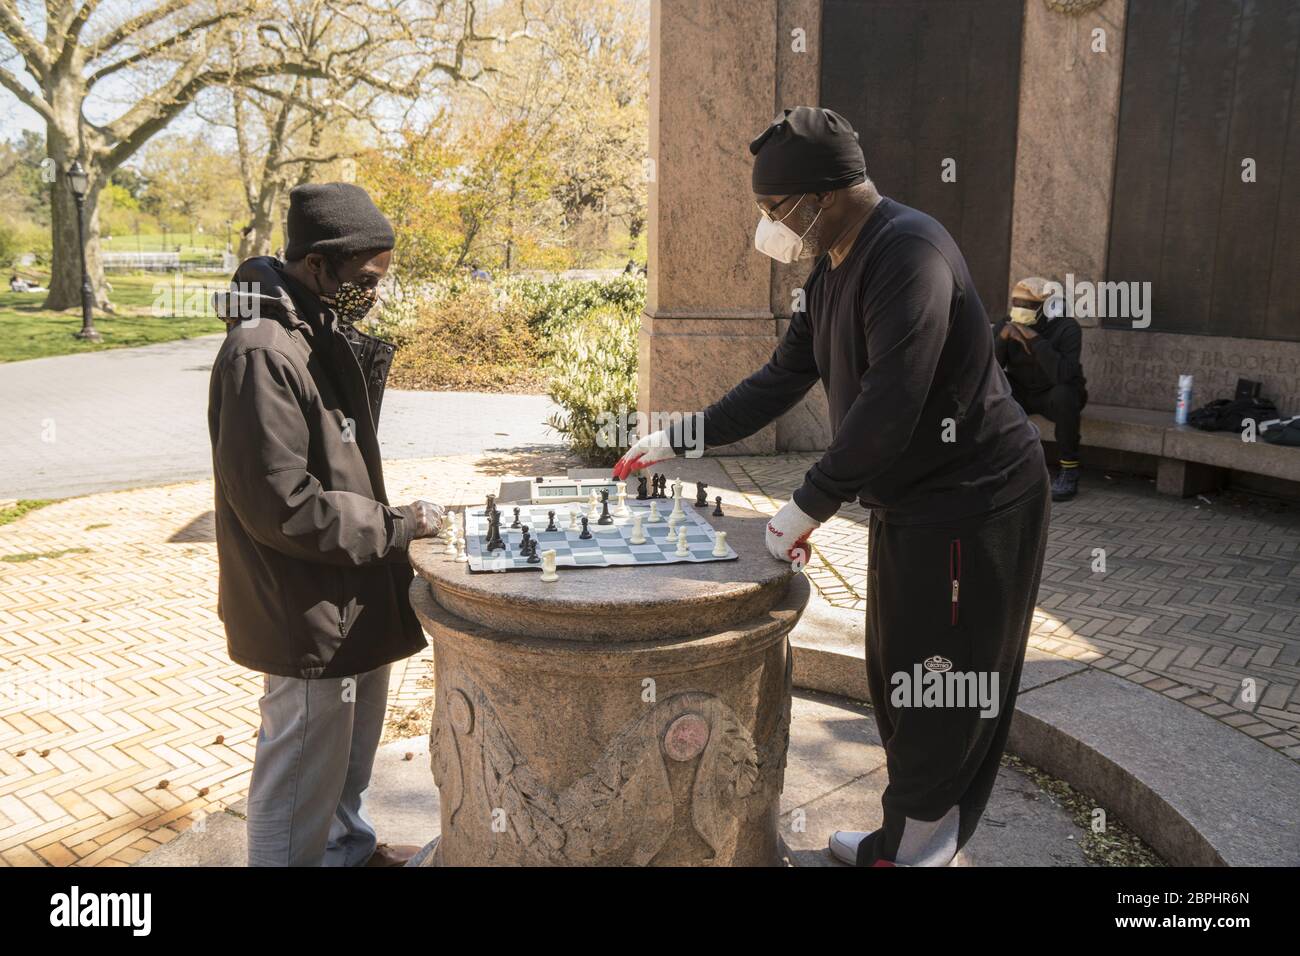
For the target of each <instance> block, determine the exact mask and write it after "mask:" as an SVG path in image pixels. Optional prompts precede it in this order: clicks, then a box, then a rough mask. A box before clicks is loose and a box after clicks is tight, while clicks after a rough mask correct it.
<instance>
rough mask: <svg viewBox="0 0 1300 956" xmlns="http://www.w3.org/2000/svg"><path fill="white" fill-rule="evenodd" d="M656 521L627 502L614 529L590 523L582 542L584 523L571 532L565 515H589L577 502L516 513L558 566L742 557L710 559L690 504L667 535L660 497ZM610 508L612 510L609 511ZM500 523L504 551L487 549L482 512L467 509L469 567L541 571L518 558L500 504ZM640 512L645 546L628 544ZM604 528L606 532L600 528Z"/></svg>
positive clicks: (711, 538)
mask: <svg viewBox="0 0 1300 956" xmlns="http://www.w3.org/2000/svg"><path fill="white" fill-rule="evenodd" d="M657 504H658V507H659V515H660V520H659V521H658V522H655V523H653V524H651V523H650V522H648V521H646V520H645V516H648V515H649V514H650V502H649V501H634V500H629V501H628V503H627V507H628V511H629V512H630V514H629V516H628V517H626V518H618V517H615V519H614V524H613V526H612V530H610V528H611V526H610V525H604V526H601V525H597V524H596V522H595V521H592V522H590V525H589V527H590V529H591V537H590V538H589V539H587V540H585V541H584V540H582V539H580V538H579V537H578V535H579V534H580V533H581V531H582V522H581V521H579V522H578V530H576V531H570V530H569V512H570V511H576V512H577V514H578V517H579V518H581V517H582V516H583V515H585V514H588V512H587V510H586V508H585V506H584V505H582V504H581V503H577V504H571V505H556V504H550V505H521V506H520V509H519V523H520V525H527V526H528V530H529V534H530V535H531V536H532V537H533V538H535V539H536V540H537V554H538V556H539V557H540V556H541V553H542V552H543V551H547V550H551V549H554V551H555V564H556V566H557V567H560V568H564V567H570V568H574V567H578V568H607V567H615V566H618V565H638V564H681V563H687V564H690V563H700V562H704V561H735V560H736V559H737V558H739V557H740V556H739V555H738V554H736V552H735V551H733V550H732V548H731V546H730V545H728V546H727V553H726V556H725V557H714V554H713V546H714V543H715V542H716V540H717V539H716V537H715V535H714V531H713V527H712V526H711V525H710V524H709V523H708V521H706V520H705V518H704V515H703V514H702V512H703V511H704V510H705V509H698V510H697V509H696V508H695V506H694V505H693V504H691V503H690V502H689V501H683V502H682V510H683V511H685V512H686V519H685V521H684V522H683V523H681V524H679V525H678V526H677V528H676V529H674V530H673V532H672V535H671V536H670V535H669V532H668V516H669V514H670V513H671V512H672V499H658V500H657ZM611 510H612V509H611ZM501 511H502V521H501V539H502V540H503V541H504V542H505V544H506V550H504V551H501V550H497V551H494V552H491V553H489V552H488V551H487V517H486V516H485V515H484V513H483V509H482V508H471V509H466V511H465V553H466V554H467V555H468V557H469V569H470V571H472V572H479V571H540V570H541V567H542V565H541V563H540V562H539V563H537V564H529V563H528V559H527V558H524V557H521V556H520V554H519V542H520V540H521V538H522V531H521V529H520V528H510V527H508V525H509V523H510V522H511V521H513V520H514V509H513V506H509V507H506V506H503V507H502V508H501ZM548 511H554V512H555V526H556V528H558V529H559V530H558V531H547V530H545V528H546V513H547V512H548ZM637 512H640V513H641V514H642V516H643V518H642V523H641V528H642V531H643V532H644V533H645V536H646V543H645V544H632V543H631V542H630V541H629V540H628V539H629V538H630V537H631V536H632V517H631V515H632V514H636V513H637ZM602 528H603V529H604V530H602ZM681 528H685V529H686V547H687V548H688V549H689V550H690V554H688V555H686V556H685V557H683V556H680V555H678V554H677V531H678V530H680V529H681Z"/></svg>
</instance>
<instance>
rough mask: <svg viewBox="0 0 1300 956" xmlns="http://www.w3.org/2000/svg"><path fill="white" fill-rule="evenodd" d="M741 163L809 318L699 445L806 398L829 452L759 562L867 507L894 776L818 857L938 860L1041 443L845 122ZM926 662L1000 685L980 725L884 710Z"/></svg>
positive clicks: (930, 245)
mask: <svg viewBox="0 0 1300 956" xmlns="http://www.w3.org/2000/svg"><path fill="white" fill-rule="evenodd" d="M749 149H750V153H751V154H753V156H754V166H753V180H752V186H753V191H754V199H755V202H756V203H757V205H758V212H759V220H758V228H757V229H756V231H755V233H754V245H755V247H756V248H757V249H758V251H759V252H762V253H764V254H766V255H768V256H770V257H771V258H773V259H775V260H777V261H778V262H783V263H790V262H794V261H796V260H804V259H815V260H816V261H815V263H814V264H813V266H812V271H811V274H810V275H809V277H808V279H807V281H806V282H805V283H804V290H805V293H806V303H807V305H806V309H805V310H804V311H799V312H796V313H795V314H794V315H793V316H792V317H791V320H790V325H789V328H788V329H787V331H786V333H785V335H784V337H783V338H782V339H781V341H780V343H779V344H778V345H777V348H776V351H775V352H774V353H773V354H772V357H771V359H770V360H769V361H768V363H767V364H766V365H764V366H763V367H762V368H760V369H759V370H758V371H757V372H755V373H754V374H752V375H751V376H749V378H747V379H745V380H744V381H743V382H741V383H740V384H739V385H737V386H735V387H734V388H733V389H731V391H729V392H728V393H727V394H726V395H725V396H723V397H722V398H721V399H720V400H719V401H717V402H716V403H714V404H713V405H712V406H710V407H709V408H708V409H707V410H706V411H705V412H704V421H703V439H704V442H705V445H706V446H716V445H727V444H730V443H731V442H734V441H738V440H740V439H742V438H745V437H747V436H749V435H752V434H754V433H755V432H757V431H758V430H759V429H760V428H762V427H763V426H765V425H767V424H769V423H770V422H772V421H773V420H774V419H776V418H777V417H778V416H780V415H782V414H783V413H785V412H787V411H789V410H790V409H792V408H794V406H795V405H796V404H798V402H799V401H800V400H801V399H802V398H803V397H804V395H805V394H806V393H807V392H808V390H809V389H811V388H812V387H813V386H814V385H815V384H816V383H817V382H818V381H819V380H820V381H821V384H822V387H823V388H824V389H825V391H826V396H827V399H828V402H829V406H830V415H831V425H832V429H833V437H832V440H831V442H830V445H829V447H828V448H827V449H826V451H825V453H824V454H823V455H822V456H821V458H820V460H819V461H817V463H816V464H814V465H813V466H812V468H810V469H809V470H808V472H807V474H806V475H805V477H804V480H803V483H802V485H801V486H800V487H798V488H797V489H795V490H794V493H793V495H792V496H791V500H790V501H789V502H787V503H786V504H785V505H784V506H782V507H781V509H780V510H779V511H778V512H777V513H776V515H775V516H774V517H773V518H772V519H771V522H770V524H769V525H768V528H767V546H768V549H769V550H770V551H771V552H772V554H773V555H775V556H776V557H777V558H780V559H789V558H790V557H791V556H792V552H793V551H794V550H795V549H796V548H799V547H800V546H801V545H802V544H803V543H804V542H805V541H806V540H807V539H808V537H809V536H810V535H811V534H812V533H813V532H814V531H815V530H816V529H817V528H818V526H819V525H820V524H821V523H822V522H824V521H826V520H827V519H828V518H830V517H831V516H832V515H834V514H835V512H836V511H837V510H838V509H839V508H840V506H841V505H842V504H844V503H845V502H849V501H853V500H854V499H857V500H859V501H861V502H862V504H863V505H864V506H866V507H867V508H869V509H870V510H871V520H870V525H869V531H868V533H869V542H870V552H869V572H868V573H869V575H870V581H869V586H868V593H867V621H866V624H867V653H866V658H867V676H868V682H869V687H870V690H871V699H872V702H873V703H874V705H875V715H876V722H877V724H878V726H879V729H880V738H881V741H882V742H883V744H884V747H885V752H886V755H887V768H888V773H889V784H888V786H887V788H886V789H885V792H884V795H883V801H882V802H883V810H884V814H883V816H884V823H883V825H882V826H881V828H880V829H878V830H875V831H874V832H870V833H865V832H861V831H853V830H841V831H836V832H835V833H833V834H832V835H831V837H830V841H829V844H830V846H829V848H830V851H831V853H832V854H833V855H834V856H835V857H836V858H838V859H839V860H841V861H843V862H845V863H850V864H856V865H858V866H878V865H880V866H888V865H909V866H942V865H946V864H947V863H949V862H951V861H952V859H953V858H954V856H955V855H956V854H957V851H958V850H959V849H960V848H961V847H962V846H963V845H964V844H965V843H966V841H967V840H968V839H969V838H970V837H971V835H972V834H973V833H974V831H975V827H976V825H977V824H978V822H979V819H980V817H981V815H982V814H983V812H984V808H985V806H986V805H987V803H988V798H989V794H990V792H991V791H992V788H993V781H994V778H995V776H996V775H997V771H998V763H999V760H1000V758H1001V756H1002V751H1003V749H1004V747H1005V745H1006V740H1007V732H1008V730H1009V728H1010V724H1011V719H1012V715H1013V713H1014V711H1015V698H1016V690H1017V687H1018V685H1019V682H1020V670H1021V667H1022V665H1023V662H1024V655H1025V645H1026V642H1027V640H1028V634H1029V627H1030V623H1031V620H1032V617H1033V610H1034V600H1035V598H1036V596H1037V593H1038V582H1039V576H1040V574H1041V571H1042V565H1043V552H1044V548H1045V544H1046V534H1047V523H1048V513H1049V508H1050V502H1049V496H1048V476H1047V467H1046V464H1045V462H1044V459H1043V452H1042V447H1041V445H1040V444H1039V441H1038V435H1037V432H1036V430H1035V429H1034V428H1033V427H1032V426H1031V425H1030V423H1029V421H1028V420H1027V419H1026V417H1025V414H1024V412H1023V411H1022V410H1021V409H1020V406H1019V405H1017V404H1016V402H1015V401H1014V399H1012V397H1011V389H1010V387H1009V385H1008V383H1007V380H1006V377H1005V376H1004V375H1003V373H1002V371H1001V369H1000V368H999V366H998V364H997V361H996V360H995V357H994V350H993V338H992V335H991V332H990V328H989V321H988V317H987V316H986V315H985V312H984V307H983V305H982V304H981V303H980V299H979V296H978V295H977V294H976V291H975V286H974V283H973V282H972V281H971V276H970V272H969V271H968V269H967V267H966V262H965V259H963V257H962V254H961V251H960V250H959V249H958V248H957V244H956V243H955V242H954V241H953V239H952V237H951V236H950V235H949V234H948V233H947V231H946V230H945V229H944V228H943V226H941V225H940V224H939V223H938V222H936V221H935V220H934V219H932V218H930V217H929V216H927V215H925V214H924V213H922V212H919V211H917V210H915V209H909V208H908V207H907V206H904V205H903V204H902V203H899V202H895V201H894V200H891V199H889V198H887V197H884V196H881V195H880V194H879V193H878V192H877V191H876V189H875V186H874V185H873V184H872V182H871V180H870V179H868V178H867V173H866V163H865V159H864V156H863V153H862V149H861V147H860V145H859V143H858V136H857V134H856V133H855V132H854V131H853V129H852V128H851V127H850V125H849V123H848V122H847V121H846V120H845V119H844V117H842V116H840V115H838V114H836V113H834V112H832V111H831V110H826V109H817V108H812V107H798V108H796V109H789V110H785V111H784V114H783V115H782V116H779V117H777V119H776V120H775V121H773V122H772V124H771V125H770V126H768V127H767V129H765V130H764V131H763V133H762V134H761V135H760V136H759V137H758V138H757V139H755V140H754V141H753V142H752V143H751V144H750V147H749ZM681 451H682V448H681V447H679V446H677V445H675V444H674V436H672V435H670V434H669V433H668V432H666V431H660V432H655V433H653V434H650V435H646V436H644V437H642V438H640V439H639V440H638V441H637V442H636V443H635V444H634V445H633V446H632V447H631V448H630V449H629V450H628V452H627V454H626V455H625V456H624V457H623V458H622V459H621V460H620V461H619V463H618V464H617V465H616V466H615V475H616V476H617V477H618V478H620V479H623V478H625V477H626V476H627V475H628V474H629V473H630V472H632V471H635V470H637V469H639V468H644V467H647V466H650V465H653V464H655V463H657V462H660V461H663V460H665V459H668V458H671V457H674V456H675V455H677V454H679V453H681ZM935 661H941V662H943V663H942V665H938V664H933V662H935ZM927 662H930V663H928V664H927ZM931 665H933V667H938V666H942V669H943V670H944V671H955V672H959V673H963V674H971V675H973V676H976V677H984V678H985V679H987V678H989V677H990V676H994V675H996V677H997V678H998V680H997V683H996V686H997V687H998V688H999V689H1000V690H999V693H1000V698H1001V699H1000V700H998V701H997V706H996V708H992V709H991V711H992V715H991V716H983V715H982V712H981V708H980V705H979V704H978V703H977V702H976V701H974V700H968V701H964V702H962V703H964V704H965V706H961V705H952V706H937V707H933V706H931V707H914V706H913V707H909V706H908V705H909V703H910V702H909V701H908V700H907V699H899V698H897V697H895V696H894V695H893V694H892V693H891V688H892V687H893V686H895V685H896V683H897V675H900V674H902V675H909V674H912V673H913V668H914V667H925V668H927V669H933V667H932V666H931ZM945 676H947V675H945ZM909 710H910V712H908V711H909ZM989 710H990V709H989V708H986V709H985V710H984V711H983V713H989Z"/></svg>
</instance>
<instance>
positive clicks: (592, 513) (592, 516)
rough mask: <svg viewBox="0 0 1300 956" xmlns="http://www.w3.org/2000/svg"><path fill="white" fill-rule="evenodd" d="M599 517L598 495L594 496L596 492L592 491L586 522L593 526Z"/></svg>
mask: <svg viewBox="0 0 1300 956" xmlns="http://www.w3.org/2000/svg"><path fill="white" fill-rule="evenodd" d="M599 517H600V495H598V494H596V492H594V491H593V492H592V493H591V504H590V507H589V508H588V509H587V520H588V521H589V522H590V523H591V524H595V523H596V519H597V518H599Z"/></svg>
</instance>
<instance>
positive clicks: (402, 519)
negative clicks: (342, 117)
mask: <svg viewBox="0 0 1300 956" xmlns="http://www.w3.org/2000/svg"><path fill="white" fill-rule="evenodd" d="M282 268H283V267H282V265H281V263H280V262H279V261H278V260H275V259H272V258H267V257H259V258H255V259H249V260H248V261H246V262H244V263H243V264H242V265H241V266H240V267H239V269H238V270H237V271H236V272H235V276H234V280H233V282H232V286H231V288H232V294H231V296H230V297H229V298H228V299H226V300H225V301H224V302H223V301H220V300H219V302H218V311H219V312H222V313H223V314H224V315H225V317H226V318H227V321H228V324H230V328H229V331H228V332H227V333H226V340H225V342H224V343H223V344H222V346H221V350H220V351H219V352H218V353H217V358H216V362H215V363H214V365H213V367H212V380H211V385H210V388H209V393H208V431H209V433H210V435H211V438H212V470H213V478H214V484H215V509H216V538H217V558H218V562H219V568H220V581H219V586H218V601H217V613H218V614H219V616H220V617H221V620H222V622H223V623H224V624H225V629H226V641H227V645H228V647H229V651H230V657H231V659H232V660H234V661H235V662H236V663H238V664H242V665H244V666H245V667H250V668H253V669H254V670H258V671H262V672H264V673H267V674H279V675H283V676H288V677H301V678H318V677H343V676H349V675H353V674H359V673H363V672H365V671H368V670H373V669H374V668H376V667H380V666H382V665H384V664H387V663H390V662H392V661H395V660H399V659H401V658H403V657H409V656H410V655H411V654H414V653H416V652H418V651H419V650H421V649H422V648H423V647H424V646H425V640H424V634H423V632H422V631H421V629H420V625H419V622H418V621H417V619H416V617H415V614H414V612H413V611H412V610H411V606H410V602H409V599H408V595H407V591H408V588H409V587H410V584H411V580H412V576H413V575H412V572H411V566H410V562H409V561H408V559H407V554H406V548H407V545H408V544H409V543H410V541H411V537H412V534H413V531H414V528H415V524H416V518H415V515H414V514H413V513H412V511H411V509H410V508H409V507H407V508H393V507H390V506H389V504H388V498H387V494H386V492H385V489H384V476H383V470H382V466H381V463H380V456H379V439H378V438H377V436H376V432H375V421H374V414H375V413H377V411H378V407H379V401H378V399H379V395H378V394H374V395H372V394H370V391H369V390H368V388H367V381H366V375H365V373H363V371H362V369H361V366H360V365H359V364H358V361H357V352H354V345H353V343H354V342H361V343H362V344H366V345H369V344H373V343H374V340H372V339H369V337H368V336H363V335H362V333H359V332H356V331H355V330H354V329H349V330H348V331H347V332H346V333H345V332H344V331H341V330H340V329H339V327H338V325H337V323H336V322H335V319H334V315H333V313H332V312H331V311H329V310H328V309H324V308H323V306H322V305H321V303H320V301H319V300H318V299H317V298H316V297H315V296H314V295H312V293H311V292H310V291H308V290H307V289H306V288H304V287H303V286H302V285H301V284H299V283H297V282H295V281H294V280H293V279H291V278H290V277H289V276H287V275H285V274H284V272H283V271H282ZM249 316H252V317H251V318H248V317H249ZM241 317H242V318H243V319H244V320H243V321H238V322H233V324H232V323H231V320H233V319H238V318H241ZM358 337H360V338H358ZM366 340H368V341H366ZM385 349H387V350H389V351H387V352H386V353H384V350H385ZM361 351H364V350H361ZM370 351H371V352H375V351H378V352H380V353H384V354H386V355H388V356H389V357H391V346H387V345H382V344H380V345H375V348H374V349H371V350H370ZM384 368H386V366H384ZM377 385H378V387H379V389H378V390H379V391H382V386H383V382H382V380H377ZM372 409H373V411H372Z"/></svg>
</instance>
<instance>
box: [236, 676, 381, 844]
mask: <svg viewBox="0 0 1300 956" xmlns="http://www.w3.org/2000/svg"><path fill="white" fill-rule="evenodd" d="M389 667H390V665H384V666H383V667H379V668H376V669H375V670H372V671H367V672H366V673H364V674H360V675H358V676H356V677H345V678H325V679H320V680H300V679H299V678H296V677H277V676H275V675H273V674H267V675H266V676H265V678H264V682H263V686H264V688H265V691H266V692H265V693H264V694H263V695H262V699H261V700H260V701H259V702H258V707H259V709H260V710H261V713H262V726H261V729H260V730H259V731H258V734H257V751H256V754H255V755H254V757H253V780H252V783H251V785H250V786H249V790H248V865H249V866H362V865H364V864H365V862H366V861H367V860H368V859H369V858H370V855H371V854H372V853H373V852H374V851H375V846H376V839H375V829H374V827H373V826H372V825H371V823H370V821H369V819H367V817H366V816H365V814H364V813H363V811H362V797H363V796H364V793H365V790H366V788H367V787H368V786H370V771H371V768H372V767H373V766H374V763H375V750H376V749H377V748H378V747H379V737H380V734H381V733H382V731H383V728H384V711H385V709H386V708H387V706H388V672H389Z"/></svg>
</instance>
